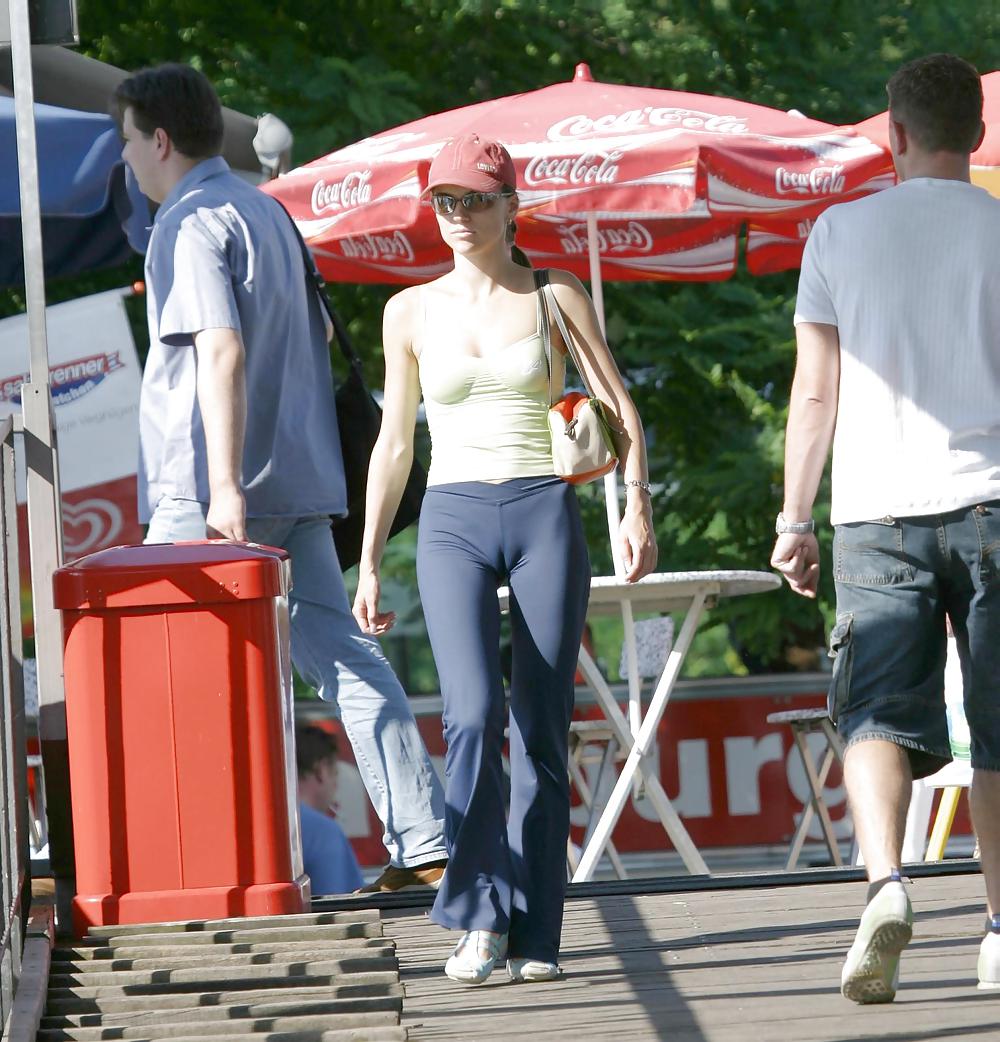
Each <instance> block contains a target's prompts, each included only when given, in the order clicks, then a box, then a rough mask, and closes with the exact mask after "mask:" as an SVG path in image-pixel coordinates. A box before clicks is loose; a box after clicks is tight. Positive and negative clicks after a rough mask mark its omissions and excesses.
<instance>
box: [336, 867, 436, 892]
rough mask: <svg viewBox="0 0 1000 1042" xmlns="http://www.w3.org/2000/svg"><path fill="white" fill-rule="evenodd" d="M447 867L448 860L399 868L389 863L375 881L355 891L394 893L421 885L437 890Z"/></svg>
mask: <svg viewBox="0 0 1000 1042" xmlns="http://www.w3.org/2000/svg"><path fill="white" fill-rule="evenodd" d="M447 867H448V862H447V861H428V862H427V863H426V864H424V865H415V866H414V867H413V868H397V867H396V866H395V865H389V866H388V867H387V868H386V870H385V871H384V872H383V873H382V874H381V875H380V876H379V877H378V879H376V880H375V882H374V883H369V884H368V885H367V886H363V887H362V888H361V889H360V890H355V891H354V892H355V893H356V894H394V893H396V892H397V891H398V890H412V889H414V888H415V887H421V886H429V887H432V888H433V889H434V890H437V888H438V887H439V886H440V885H441V880H442V879H443V878H444V870H445V869H446V868H447Z"/></svg>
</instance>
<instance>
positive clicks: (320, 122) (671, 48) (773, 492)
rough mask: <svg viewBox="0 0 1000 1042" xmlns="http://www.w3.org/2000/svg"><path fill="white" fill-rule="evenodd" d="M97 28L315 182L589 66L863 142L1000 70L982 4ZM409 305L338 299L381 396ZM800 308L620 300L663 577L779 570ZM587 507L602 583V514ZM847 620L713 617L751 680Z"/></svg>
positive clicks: (197, 20)
mask: <svg viewBox="0 0 1000 1042" xmlns="http://www.w3.org/2000/svg"><path fill="white" fill-rule="evenodd" d="M79 16H80V26H81V32H82V35H83V49H84V51H85V52H86V53H88V54H91V55H93V56H95V57H98V58H101V59H103V60H106V61H110V62H112V63H114V64H117V65H120V66H123V67H125V68H137V67H140V66H143V65H149V64H153V63H156V62H160V61H167V60H172V61H189V62H191V63H192V64H194V65H196V66H198V67H199V68H201V69H203V70H204V71H205V73H206V74H207V75H208V76H209V77H210V78H211V79H212V80H213V81H214V82H215V84H216V85H217V87H218V89H219V93H220V95H221V96H222V99H223V101H224V102H225V103H226V104H228V105H231V106H233V107H235V108H238V109H242V110H243V111H248V112H254V113H256V112H263V111H265V110H268V111H272V112H274V113H276V114H277V115H279V116H281V117H282V118H283V119H285V120H286V121H287V122H288V123H289V125H290V126H292V127H293V129H294V131H295V135H296V158H297V161H299V162H304V161H306V160H309V159H312V158H314V157H316V156H318V155H322V154H325V153H326V152H329V151H332V150H333V149H335V148H338V147H341V146H343V145H345V144H348V143H350V142H352V141H355V140H357V139H359V138H362V137H364V136H366V135H369V134H372V133H375V132H377V131H379V130H383V129H386V128H387V127H391V126H394V125H397V124H399V123H402V122H405V121H407V120H410V119H413V118H416V117H418V116H420V115H423V114H426V113H430V112H435V111H440V110H443V109H448V108H453V107H456V106H460V105H465V104H469V103H472V102H475V101H481V100H485V99H488V98H492V97H498V96H502V95H506V94H511V93H516V92H520V91H527V90H533V89H535V88H537V87H539V86H543V85H544V84H546V83H551V82H555V81H559V80H567V79H570V78H571V77H572V75H573V70H574V67H575V65H576V63H577V62H587V63H589V65H590V66H591V69H592V71H593V74H594V76H595V78H597V79H598V80H606V81H609V82H621V83H634V84H640V85H649V86H659V87H671V88H676V89H682V90H689V91H696V92H701V93H706V94H718V95H726V96H730V97H738V98H742V99H746V100H749V101H755V102H759V103H761V104H765V105H772V106H775V107H777V108H782V109H788V108H795V109H798V110H800V111H802V112H804V113H805V114H806V115H809V116H812V117H815V118H818V119H823V120H827V121H829V122H832V123H838V124H840V123H853V122H858V121H860V120H862V119H864V118H866V117H868V116H869V115H871V114H873V113H875V112H878V111H880V110H881V109H883V108H884V107H885V92H884V84H885V80H886V79H887V77H888V76H889V74H890V73H891V72H892V71H893V69H894V68H895V67H896V66H897V65H898V64H900V63H901V62H902V61H904V60H907V59H909V58H912V57H915V56H917V55H919V54H924V53H929V52H932V51H941V50H950V51H954V52H956V53H960V54H963V55H964V56H965V57H967V58H969V59H970V60H971V61H973V62H974V63H976V64H977V65H978V67H979V68H980V69H981V70H983V71H987V70H989V69H990V68H992V67H993V66H994V65H995V63H996V53H995V44H994V41H995V40H996V39H997V30H998V28H1000V12H998V7H997V5H996V4H983V3H981V0H952V2H951V3H949V4H948V5H931V4H926V3H918V2H917V0H891V2H890V0H870V2H867V3H861V2H859V0H829V2H828V3H826V4H819V5H813V4H809V5H805V4H789V3H788V2H787V0H669V2H668V0H488V2H487V0H351V2H349V3H348V2H345V0H323V2H319V0H272V2H270V3H267V4H255V3H252V2H251V3H245V4H242V5H238V6H236V7H234V6H233V5H232V4H231V3H222V2H220V0H146V2H145V3H144V4H142V5H138V6H137V5H135V4H133V3H126V2H125V0H80V2H79ZM137 270H138V269H137V267H135V266H133V267H131V268H129V270H128V272H126V273H123V274H122V275H121V276H120V277H124V278H128V279H132V278H134V277H135V275H136V272H137ZM108 277H109V276H101V279H102V280H103V279H106V278H108ZM110 277H119V276H116V275H112V276H110ZM98 281H100V280H98ZM94 284H95V280H94V279H91V280H83V281H81V282H77V283H74V284H64V285H58V286H55V287H53V290H54V295H75V291H79V290H81V289H82V290H87V291H89V289H90V288H91V287H92V286H94ZM391 292H392V290H390V289H389V288H388V287H379V286H374V287H373V286H350V285H338V286H336V287H334V288H333V294H334V297H335V299H336V302H337V304H338V306H339V308H340V309H341V311H342V312H343V314H344V315H345V316H346V317H347V318H348V320H349V326H350V328H351V331H352V333H353V335H354V336H355V338H356V340H357V342H358V344H359V347H360V349H361V350H362V352H363V354H364V357H365V360H366V365H367V366H368V368H369V376H370V378H371V380H372V382H373V383H375V384H378V383H379V382H380V380H381V357H380V349H379V320H380V315H381V310H382V306H383V304H384V302H385V300H386V299H387V297H388V296H389V294H390V293H391ZM794 293H795V273H786V274H783V275H777V276H769V277H766V278H759V279H754V278H751V277H750V276H749V275H748V274H746V273H745V272H741V273H740V274H738V275H737V276H736V277H735V278H734V279H732V280H731V281H730V282H727V283H718V284H684V283H662V282H661V283H647V284H635V283H630V284H627V285H611V286H608V287H607V290H606V308H607V313H608V315H609V338H610V339H611V341H612V346H613V347H614V349H615V353H616V356H617V358H618V361H619V364H620V365H621V368H622V370H623V371H624V373H625V374H626V377H627V378H628V379H629V380H630V382H631V384H632V387H633V390H634V393H635V397H636V399H637V403H638V405H639V408H640V411H641V413H642V415H643V417H644V421H645V424H646V428H647V432H648V435H649V440H650V460H651V467H652V472H653V477H654V479H655V480H656V481H657V483H658V490H657V494H656V499H655V503H654V509H655V515H656V519H657V535H658V537H659V539H660V545H661V567H662V568H664V569H674V568H686V567H754V568H759V567H765V566H766V562H767V559H768V555H769V552H770V547H771V543H772V539H773V535H772V530H771V525H772V520H773V517H774V514H775V512H776V510H777V508H778V506H779V504H780V498H781V484H782V474H781V460H782V451H783V445H782V440H783V433H782V432H783V427H784V421H785V416H786V409H787V399H788V389H789V384H790V380H791V374H792V369H793V365H794V346H793V341H792V324H791V313H792V303H793V299H794ZM19 306H21V301H20V300H19V298H18V297H17V296H16V295H11V294H8V295H7V296H6V298H5V299H0V313H3V312H4V311H8V312H9V311H10V310H12V309H16V308H18V307H19ZM584 506H585V515H586V523H587V525H588V529H589V532H590V536H591V539H590V542H591V546H592V548H593V549H594V556H595V567H596V569H598V570H602V571H604V570H607V568H608V567H609V563H610V562H609V559H608V555H607V552H606V550H605V549H604V548H605V547H606V545H607V539H606V530H605V521H604V513H603V506H602V504H601V502H600V499H599V495H598V496H590V497H585V501H584ZM824 538H827V536H826V535H824ZM404 556H405V555H404ZM404 565H405V562H404ZM400 567H403V565H401V566H400ZM828 571H829V569H826V572H827V573H828ZM831 604H832V595H831V589H830V583H829V576H828V574H827V575H826V576H825V577H824V583H823V586H822V589H821V596H820V598H819V600H818V602H817V603H815V604H812V603H807V602H805V601H802V600H801V599H799V598H795V597H794V596H793V595H792V594H790V593H789V592H788V591H783V592H782V593H780V594H773V595H769V596H768V597H766V598H765V597H761V598H750V599H746V600H745V601H742V602H741V601H739V600H736V601H733V602H732V603H728V604H723V605H722V606H720V609H719V611H718V612H717V613H716V614H715V616H714V617H715V618H716V619H722V620H723V621H725V623H726V624H727V625H728V626H729V628H730V632H731V635H732V641H733V644H734V646H735V647H736V648H737V649H738V650H739V652H740V653H741V654H742V655H743V656H744V659H745V661H746V662H747V663H749V664H751V665H752V666H753V667H754V668H757V667H768V668H784V667H785V666H787V664H788V662H787V658H788V649H789V647H794V646H803V647H815V646H816V645H818V644H820V643H822V640H823V631H824V627H825V624H826V622H827V621H828V617H829V613H830V607H831Z"/></svg>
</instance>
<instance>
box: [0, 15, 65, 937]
mask: <svg viewBox="0 0 1000 1042" xmlns="http://www.w3.org/2000/svg"><path fill="white" fill-rule="evenodd" d="M9 11H10V30H11V65H12V72H13V81H14V116H15V120H16V125H17V166H18V184H19V188H20V194H21V242H22V247H23V250H24V288H25V300H26V303H27V311H28V342H29V346H30V350H31V369H30V374H31V379H30V382H28V383H26V384H24V385H23V386H22V387H21V411H22V415H23V419H24V447H25V453H24V455H25V462H26V467H27V478H28V549H29V552H30V557H31V595H32V601H33V605H34V609H33V613H34V628H35V660H36V663H37V670H38V699H39V720H38V736H39V742H40V745H41V750H42V759H43V765H44V772H45V790H46V795H45V806H46V812H47V815H48V819H49V850H50V854H49V861H50V865H51V868H52V874H53V876H54V877H55V881H56V906H57V907H56V911H57V916H58V920H59V921H58V928H59V931H60V932H64V931H68V930H69V929H70V926H71V924H70V916H69V901H70V899H71V898H72V896H73V891H74V885H73V884H74V875H75V868H74V862H73V832H72V823H71V818H70V800H69V754H68V746H67V744H66V703H65V695H64V689H63V658H62V624H61V620H60V618H59V613H58V612H57V611H56V609H55V607H54V606H53V599H52V573H53V572H54V571H55V569H56V568H58V567H59V565H60V564H61V563H62V511H61V503H60V497H59V464H58V458H57V455H56V441H55V430H54V424H53V421H52V396H51V394H50V393H49V349H48V338H47V334H46V326H45V268H44V264H43V255H42V217H41V203H40V201H39V191H38V151H37V144H36V137H35V104H34V103H35V92H34V84H33V81H32V69H31V34H30V28H29V20H28V0H10V6H9Z"/></svg>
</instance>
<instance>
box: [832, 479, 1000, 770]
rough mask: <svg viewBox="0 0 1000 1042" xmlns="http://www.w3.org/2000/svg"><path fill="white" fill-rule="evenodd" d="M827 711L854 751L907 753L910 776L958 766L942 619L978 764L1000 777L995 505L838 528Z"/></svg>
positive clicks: (999, 563)
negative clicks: (957, 665) (882, 745)
mask: <svg viewBox="0 0 1000 1042" xmlns="http://www.w3.org/2000/svg"><path fill="white" fill-rule="evenodd" d="M833 568H834V579H835V581H836V588H837V621H836V625H835V626H834V628H833V631H832V633H831V634H830V655H831V657H833V658H834V665H833V676H832V678H831V682H830V695H829V704H828V708H829V711H830V716H831V718H832V719H833V720H834V721H835V723H836V725H837V730H838V732H839V733H840V734H841V736H842V737H843V739H844V742H845V744H847V745H848V746H849V745H851V744H853V743H855V742H859V741H865V740H867V739H871V738H881V739H886V740H888V741H891V742H895V743H896V744H897V745H900V746H902V747H903V748H905V749H906V750H907V753H908V755H909V759H910V764H911V766H912V768H913V776H914V777H915V778H923V777H926V776H927V775H929V774H933V773H934V772H935V771H937V770H938V769H939V768H941V767H943V766H944V765H945V764H946V763H948V762H949V761H950V760H951V748H950V744H949V740H948V724H947V718H946V714H945V702H944V666H945V658H946V654H947V633H946V628H945V616H946V615H947V616H948V617H950V619H951V624H952V629H953V631H954V634H955V639H956V643H957V645H958V651H959V657H960V659H961V664H962V677H963V680H964V695H965V714H966V717H967V719H968V723H969V730H970V732H971V734H972V765H973V767H978V768H981V769H985V770H991V771H1000V500H997V501H993V502H989V503H981V504H978V505H975V506H971V507H966V508H963V509H960V510H955V511H952V512H950V513H947V514H932V515H928V516H926V517H908V518H893V517H885V518H881V519H880V520H878V521H859V522H856V523H852V524H845V525H837V526H836V529H835V534H834V543H833Z"/></svg>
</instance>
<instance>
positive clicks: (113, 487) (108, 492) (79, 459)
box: [0, 290, 142, 633]
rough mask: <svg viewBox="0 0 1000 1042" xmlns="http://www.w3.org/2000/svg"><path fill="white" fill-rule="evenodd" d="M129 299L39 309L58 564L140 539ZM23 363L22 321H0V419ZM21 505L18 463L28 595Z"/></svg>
mask: <svg viewBox="0 0 1000 1042" xmlns="http://www.w3.org/2000/svg"><path fill="white" fill-rule="evenodd" d="M128 292H131V291H129V290H112V291H110V292H107V293H98V294H96V295H94V296H90V297H84V298H82V299H80V300H72V301H68V302H67V303H64V304H54V305H52V306H51V307H49V308H47V309H46V324H47V329H48V344H49V382H50V386H51V388H52V402H53V406H54V410H53V411H54V414H55V423H56V439H57V445H58V448H59V480H60V487H61V490H62V507H63V546H64V550H65V558H66V560H67V561H71V560H74V559H76V558H78V557H82V556H83V555H84V554H89V553H93V552H94V551H95V550H101V549H103V548H105V547H108V546H116V545H120V544H123V543H137V542H141V541H142V528H141V527H140V525H139V522H138V519H137V513H136V484H135V481H136V464H137V462H138V458H139V386H140V383H141V381H142V371H141V369H140V367H139V359H138V357H137V355H136V351H135V343H134V342H133V340H132V331H131V328H130V326H129V322H128V316H127V315H126V313H125V304H124V296H125V294H126V293H128ZM28 358H29V347H28V323H27V317H26V316H24V315H16V316H14V317H13V318H7V319H4V320H3V321H0V417H3V416H7V415H9V414H11V413H13V412H16V411H19V409H20V404H21V393H20V389H21V385H22V384H23V383H25V382H26V381H27V380H28ZM25 498H26V496H25V477H24V467H23V463H22V461H21V460H20V458H19V460H18V504H19V505H18V536H19V542H20V558H21V560H20V566H21V582H22V586H23V587H25V588H30V567H29V558H28V532H27V509H26V507H25V505H24V504H25ZM26 632H27V633H30V628H28V627H27V626H26Z"/></svg>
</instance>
